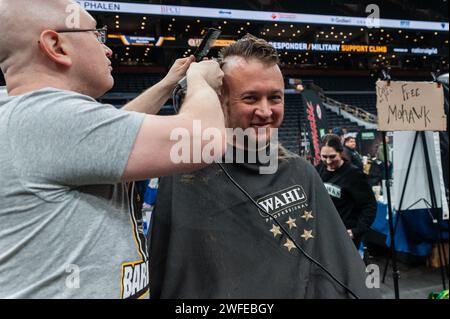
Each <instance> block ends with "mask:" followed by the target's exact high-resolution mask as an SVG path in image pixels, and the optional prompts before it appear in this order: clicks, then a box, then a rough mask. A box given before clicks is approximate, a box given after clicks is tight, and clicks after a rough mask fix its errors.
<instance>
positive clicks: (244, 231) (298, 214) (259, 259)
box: [150, 157, 378, 299]
mask: <svg viewBox="0 0 450 319" xmlns="http://www.w3.org/2000/svg"><path fill="white" fill-rule="evenodd" d="M225 167H226V169H227V171H228V172H229V173H230V174H231V175H232V176H233V178H234V179H235V180H236V181H237V182H238V183H239V184H240V185H241V186H242V187H243V188H244V189H245V190H247V192H248V193H249V194H250V195H251V196H252V197H253V198H254V199H256V200H257V201H258V202H259V203H261V205H263V206H264V207H265V209H267V210H268V211H269V212H270V213H272V214H274V215H275V216H276V218H277V220H278V221H279V222H280V223H281V224H282V225H283V226H284V227H285V228H286V229H287V230H288V231H289V232H290V234H291V235H292V236H293V237H294V239H295V240H296V242H297V243H299V244H300V246H301V247H303V249H304V250H305V251H306V252H308V253H309V254H310V255H311V256H312V257H314V258H315V259H316V260H317V261H319V262H320V263H321V264H322V265H323V266H325V267H326V268H327V269H328V270H329V271H331V273H332V274H334V275H335V276H336V277H337V278H338V279H340V280H341V281H342V282H344V283H345V284H346V285H347V286H349V287H350V288H351V289H352V290H353V291H354V292H355V293H356V294H357V295H358V296H359V297H360V298H378V292H376V291H374V289H367V288H366V279H367V278H366V277H367V274H366V273H365V266H364V263H363V261H362V260H361V258H360V256H359V254H358V252H357V250H356V248H355V247H354V245H353V243H352V241H351V240H350V238H349V236H348V235H347V232H346V230H345V227H344V225H343V223H342V221H341V219H340V217H339V215H338V213H337V211H336V209H335V208H334V206H333V203H332V201H331V200H330V197H329V196H328V193H327V191H326V190H325V188H324V186H323V184H322V181H321V179H320V177H319V175H318V174H317V172H316V170H315V169H314V168H313V166H312V165H310V164H309V163H307V162H306V161H304V160H303V159H300V158H299V157H294V158H289V159H283V160H280V161H279V165H278V171H277V173H276V174H272V175H261V174H259V166H258V165H257V164H225ZM150 246H151V248H150V286H151V288H150V290H151V293H150V294H151V298H202V299H206V298H351V296H350V295H349V294H348V293H347V292H345V291H344V289H343V288H341V287H340V286H339V285H338V284H336V283H335V282H333V280H332V279H331V278H330V277H329V276H328V275H327V274H326V273H325V272H323V271H322V270H321V269H320V268H318V267H317V266H315V265H313V264H312V263H311V262H309V261H308V260H307V259H306V258H305V257H304V256H303V255H302V254H301V253H300V252H299V250H298V249H297V248H295V247H294V245H293V244H292V242H290V241H289V240H288V239H287V237H286V236H285V235H284V234H283V232H282V230H281V229H279V228H278V227H277V226H276V224H275V223H274V222H273V221H272V220H271V219H270V218H269V217H267V216H266V215H264V214H263V213H262V212H260V211H259V210H258V209H257V208H256V207H255V206H254V205H252V204H251V203H250V201H249V200H248V199H247V198H246V197H245V196H244V195H243V194H242V193H241V192H240V191H239V190H238V189H237V188H236V187H235V186H234V185H233V184H232V183H231V182H230V181H229V180H228V179H227V177H226V176H225V174H224V173H223V172H222V171H221V170H220V168H219V167H218V166H217V165H215V164H213V165H210V166H208V167H206V168H204V169H202V170H200V171H196V172H193V173H189V174H182V175H175V176H170V177H164V178H162V179H161V182H160V188H159V191H158V197H157V203H156V207H155V210H154V213H153V217H152V234H151V241H150ZM375 290H376V289H375Z"/></svg>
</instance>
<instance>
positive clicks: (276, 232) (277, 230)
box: [270, 225, 281, 237]
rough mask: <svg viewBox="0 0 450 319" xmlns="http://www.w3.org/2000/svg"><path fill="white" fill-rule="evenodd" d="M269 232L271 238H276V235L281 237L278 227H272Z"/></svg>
mask: <svg viewBox="0 0 450 319" xmlns="http://www.w3.org/2000/svg"><path fill="white" fill-rule="evenodd" d="M270 232H271V233H272V234H273V237H277V235H281V231H280V227H279V226H275V225H272V229H271V230H270Z"/></svg>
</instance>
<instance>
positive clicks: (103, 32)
mask: <svg viewBox="0 0 450 319" xmlns="http://www.w3.org/2000/svg"><path fill="white" fill-rule="evenodd" d="M55 31H56V32H58V33H69V32H94V33H95V35H96V36H97V40H98V42H100V43H102V44H105V43H106V37H107V35H108V27H107V26H106V25H105V26H104V27H103V28H100V29H69V30H55Z"/></svg>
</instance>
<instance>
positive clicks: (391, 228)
mask: <svg viewBox="0 0 450 319" xmlns="http://www.w3.org/2000/svg"><path fill="white" fill-rule="evenodd" d="M382 135H383V154H384V176H385V177H386V193H387V200H388V216H389V233H390V234H391V246H390V248H391V256H392V278H393V279H394V291H395V299H400V292H399V287H398V279H399V272H398V269H397V254H396V252H395V238H394V235H395V234H394V222H393V217H392V215H393V214H392V200H391V187H390V185H389V172H388V164H387V162H388V161H387V160H388V154H387V145H386V132H384V131H383V132H382Z"/></svg>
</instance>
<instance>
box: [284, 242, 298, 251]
mask: <svg viewBox="0 0 450 319" xmlns="http://www.w3.org/2000/svg"><path fill="white" fill-rule="evenodd" d="M283 246H284V247H286V248H287V249H288V251H291V249H292V248H294V249H295V248H296V247H295V245H294V243H293V242H292V240H290V239H286V243H284V245H283Z"/></svg>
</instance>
